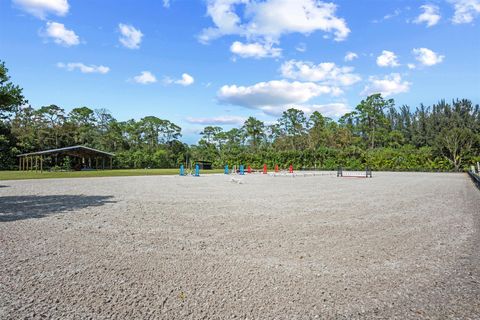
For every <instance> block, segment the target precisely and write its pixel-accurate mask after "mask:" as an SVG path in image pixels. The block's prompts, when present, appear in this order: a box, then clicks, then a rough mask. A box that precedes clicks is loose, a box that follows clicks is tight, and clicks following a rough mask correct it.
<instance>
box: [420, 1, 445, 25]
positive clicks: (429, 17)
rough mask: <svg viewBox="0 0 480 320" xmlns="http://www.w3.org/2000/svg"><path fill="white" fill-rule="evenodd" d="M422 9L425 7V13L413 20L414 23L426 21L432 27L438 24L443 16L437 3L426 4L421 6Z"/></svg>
mask: <svg viewBox="0 0 480 320" xmlns="http://www.w3.org/2000/svg"><path fill="white" fill-rule="evenodd" d="M420 9H423V13H422V14H420V15H419V16H418V17H417V18H416V19H415V20H413V22H414V23H418V24H420V23H426V24H427V27H432V26H434V25H436V24H437V23H438V21H439V20H440V18H441V16H440V13H439V12H440V10H439V8H438V6H436V5H433V4H425V5H423V6H420Z"/></svg>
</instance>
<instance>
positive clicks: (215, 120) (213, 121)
mask: <svg viewBox="0 0 480 320" xmlns="http://www.w3.org/2000/svg"><path fill="white" fill-rule="evenodd" d="M186 120H187V121H188V122H190V123H194V124H202V125H228V124H236V125H240V124H243V123H244V122H245V120H247V118H245V117H240V116H219V117H212V118H195V117H188V118H187V119H186Z"/></svg>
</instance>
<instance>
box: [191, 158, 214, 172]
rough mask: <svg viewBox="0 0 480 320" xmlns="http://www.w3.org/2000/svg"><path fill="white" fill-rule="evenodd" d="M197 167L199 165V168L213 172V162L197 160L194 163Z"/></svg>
mask: <svg viewBox="0 0 480 320" xmlns="http://www.w3.org/2000/svg"><path fill="white" fill-rule="evenodd" d="M193 163H194V164H195V165H197V164H198V166H199V168H200V169H202V170H212V162H211V161H203V160H196V161H194V162H193Z"/></svg>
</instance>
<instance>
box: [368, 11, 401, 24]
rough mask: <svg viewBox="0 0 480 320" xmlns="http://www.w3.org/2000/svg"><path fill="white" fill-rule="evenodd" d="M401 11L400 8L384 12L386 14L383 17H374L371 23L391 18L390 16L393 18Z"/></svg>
mask: <svg viewBox="0 0 480 320" xmlns="http://www.w3.org/2000/svg"><path fill="white" fill-rule="evenodd" d="M401 13H402V10H400V9H395V11H394V12H393V13H389V14H386V15H384V16H383V18H381V19H375V20H373V21H372V22H373V23H380V22H382V21H386V20H390V19H392V18H395V17H397V16H399V15H400V14H401Z"/></svg>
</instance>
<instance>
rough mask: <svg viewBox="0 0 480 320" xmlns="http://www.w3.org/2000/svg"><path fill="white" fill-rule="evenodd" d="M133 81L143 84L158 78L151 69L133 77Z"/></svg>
mask: <svg viewBox="0 0 480 320" xmlns="http://www.w3.org/2000/svg"><path fill="white" fill-rule="evenodd" d="M133 81H135V82H136V83H141V84H149V83H155V82H157V78H155V76H154V75H153V73H151V72H150V71H142V72H141V73H140V74H139V75H138V76H135V77H133Z"/></svg>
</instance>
